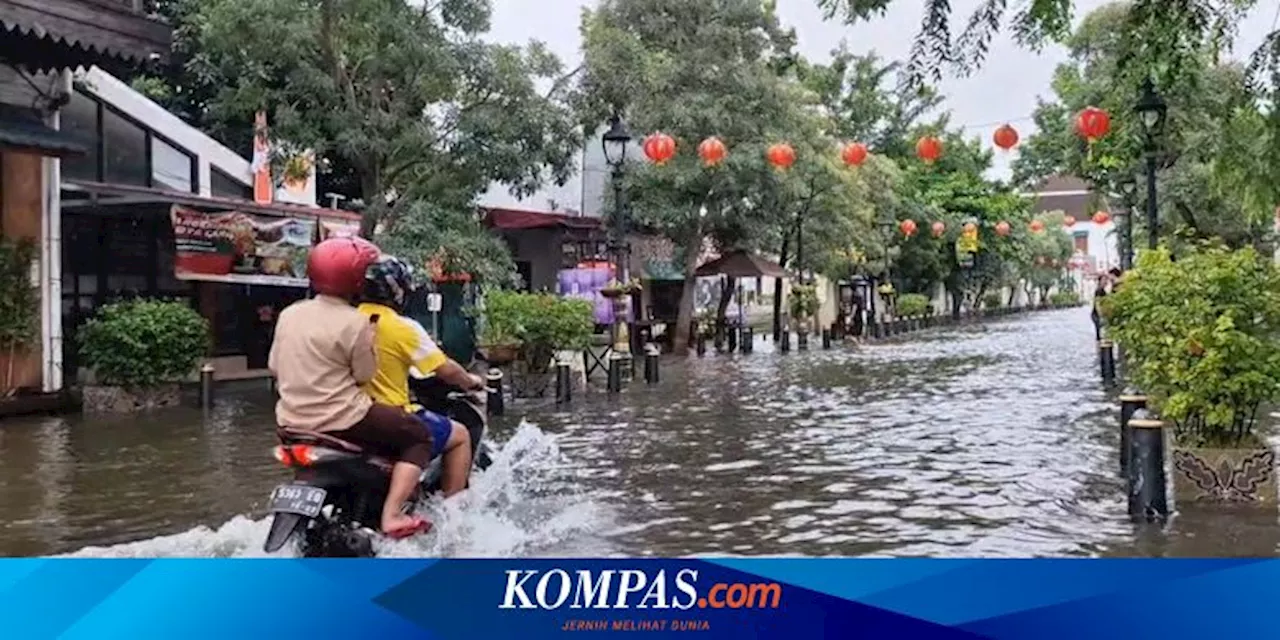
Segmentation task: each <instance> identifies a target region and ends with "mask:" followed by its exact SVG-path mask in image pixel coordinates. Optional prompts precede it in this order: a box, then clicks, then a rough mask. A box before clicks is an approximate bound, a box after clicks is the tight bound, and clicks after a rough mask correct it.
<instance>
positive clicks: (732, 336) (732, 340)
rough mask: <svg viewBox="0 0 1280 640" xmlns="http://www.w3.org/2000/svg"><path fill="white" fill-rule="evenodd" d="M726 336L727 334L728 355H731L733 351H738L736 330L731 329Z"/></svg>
mask: <svg viewBox="0 0 1280 640" xmlns="http://www.w3.org/2000/svg"><path fill="white" fill-rule="evenodd" d="M728 334H729V335H728V339H729V353H733V352H734V351H737V350H738V332H737V331H736V330H732V329H731V330H729V331H728Z"/></svg>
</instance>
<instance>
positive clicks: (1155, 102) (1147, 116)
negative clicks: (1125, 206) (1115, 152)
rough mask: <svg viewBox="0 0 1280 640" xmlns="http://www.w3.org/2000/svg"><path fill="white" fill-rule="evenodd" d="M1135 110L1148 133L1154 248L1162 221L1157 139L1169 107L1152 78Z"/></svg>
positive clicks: (1149, 237) (1149, 216)
mask: <svg viewBox="0 0 1280 640" xmlns="http://www.w3.org/2000/svg"><path fill="white" fill-rule="evenodd" d="M1133 110H1134V111H1135V112H1136V113H1137V114H1138V120H1139V121H1140V122H1142V129H1143V131H1144V132H1145V133H1146V141H1145V142H1146V144H1145V145H1143V152H1144V155H1146V158H1147V247H1148V248H1150V249H1153V250H1154V249H1155V248H1156V247H1158V246H1159V245H1160V227H1159V224H1160V221H1159V220H1158V218H1157V215H1158V214H1157V209H1156V141H1157V138H1158V137H1159V136H1160V134H1161V133H1163V132H1164V122H1165V116H1167V115H1168V111H1169V107H1168V105H1166V104H1165V102H1164V98H1162V97H1160V94H1159V93H1156V88H1155V84H1154V83H1152V82H1151V78H1147V79H1146V80H1143V81H1142V97H1141V98H1139V99H1138V104H1137V105H1136V106H1135V107H1134V109H1133Z"/></svg>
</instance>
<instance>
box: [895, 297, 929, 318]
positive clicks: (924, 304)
mask: <svg viewBox="0 0 1280 640" xmlns="http://www.w3.org/2000/svg"><path fill="white" fill-rule="evenodd" d="M929 310H930V305H929V296H926V295H924V294H920V293H904V294H902V296H901V297H899V298H898V315H899V316H902V317H904V318H910V317H914V316H922V315H925V314H927V313H928V312H929Z"/></svg>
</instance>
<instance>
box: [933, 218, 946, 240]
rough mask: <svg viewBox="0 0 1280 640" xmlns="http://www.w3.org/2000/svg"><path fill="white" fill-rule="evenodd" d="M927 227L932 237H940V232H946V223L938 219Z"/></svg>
mask: <svg viewBox="0 0 1280 640" xmlns="http://www.w3.org/2000/svg"><path fill="white" fill-rule="evenodd" d="M929 229H930V230H931V231H932V232H933V237H935V238H941V237H942V234H944V233H946V232H947V225H946V224H945V223H943V222H941V221H939V222H935V223H933V224H932V225H930V227H929Z"/></svg>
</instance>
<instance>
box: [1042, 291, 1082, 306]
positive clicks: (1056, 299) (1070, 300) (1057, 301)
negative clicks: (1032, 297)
mask: <svg viewBox="0 0 1280 640" xmlns="http://www.w3.org/2000/svg"><path fill="white" fill-rule="evenodd" d="M1049 304H1053V305H1057V306H1059V307H1069V306H1071V305H1073V304H1080V294H1078V293H1076V292H1075V291H1054V292H1053V293H1052V294H1051V295H1050V296H1049Z"/></svg>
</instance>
